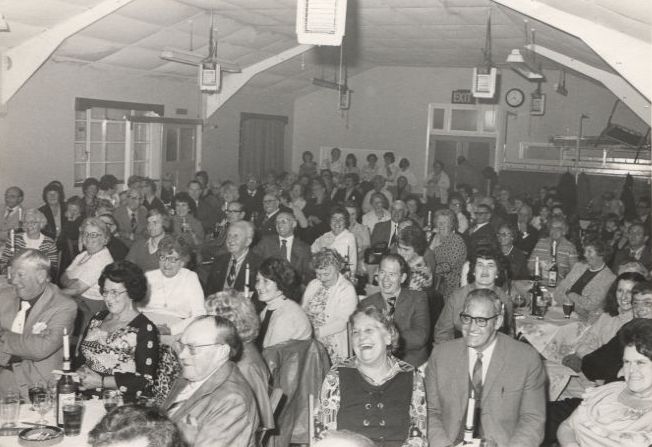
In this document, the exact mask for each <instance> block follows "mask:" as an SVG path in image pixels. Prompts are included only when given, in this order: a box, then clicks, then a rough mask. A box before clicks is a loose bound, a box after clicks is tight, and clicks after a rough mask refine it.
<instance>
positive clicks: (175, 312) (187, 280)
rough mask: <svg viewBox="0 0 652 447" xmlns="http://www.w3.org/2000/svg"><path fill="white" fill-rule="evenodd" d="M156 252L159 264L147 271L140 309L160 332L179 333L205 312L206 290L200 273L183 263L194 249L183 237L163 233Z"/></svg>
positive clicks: (164, 333)
mask: <svg viewBox="0 0 652 447" xmlns="http://www.w3.org/2000/svg"><path fill="white" fill-rule="evenodd" d="M157 253H158V266H159V268H158V269H157V270H151V271H149V272H147V273H146V274H145V276H146V277H147V283H148V284H149V294H148V300H147V301H146V303H144V305H143V306H141V307H140V310H141V311H142V312H143V313H144V314H145V315H146V316H147V317H148V318H149V319H151V320H152V321H153V322H154V323H155V324H156V326H157V327H158V330H159V332H160V333H161V335H173V336H176V335H178V334H180V333H181V332H183V330H184V329H185V328H186V326H187V325H188V323H190V321H191V320H192V319H193V318H195V317H197V316H199V315H204V314H206V310H205V309H204V292H203V290H202V287H201V284H200V283H199V278H198V277H197V274H196V273H195V272H193V271H191V270H188V269H187V268H185V267H184V266H185V265H186V263H187V262H188V260H189V259H190V255H191V253H192V249H191V247H190V246H189V245H188V242H187V241H186V240H185V239H184V238H182V237H175V236H172V235H168V236H165V237H163V239H161V241H160V242H159V243H158V251H157Z"/></svg>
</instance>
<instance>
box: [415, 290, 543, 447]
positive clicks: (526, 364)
mask: <svg viewBox="0 0 652 447" xmlns="http://www.w3.org/2000/svg"><path fill="white" fill-rule="evenodd" d="M504 316H505V311H504V306H503V303H502V301H501V300H500V298H499V297H498V296H497V295H496V293H495V292H494V291H492V290H489V289H476V290H474V291H472V292H471V293H469V295H468V296H467V298H466V300H465V302H464V308H463V310H462V312H461V313H460V320H461V321H462V338H461V339H456V340H451V341H448V342H445V343H442V344H439V345H435V347H434V350H433V352H432V355H431V356H430V360H429V361H428V367H427V369H426V394H427V395H428V438H429V441H430V446H431V447H447V446H453V445H458V444H460V443H461V441H462V436H463V433H464V428H465V427H464V426H465V422H466V421H467V419H468V418H467V411H468V405H469V402H470V400H469V398H470V397H471V395H473V397H474V399H475V404H474V410H475V411H472V414H473V415H474V418H473V420H474V423H473V425H474V428H475V435H474V437H475V438H482V439H485V440H487V441H493V443H494V444H490V445H495V446H507V445H518V446H523V447H527V446H531V447H538V446H539V444H540V443H541V441H542V440H543V430H544V423H545V419H546V396H545V381H546V375H545V372H544V368H543V364H542V362H541V359H540V357H539V354H538V353H537V352H536V351H535V350H534V349H533V348H532V347H530V346H529V345H526V344H525V343H521V342H518V341H515V340H513V339H512V338H510V337H508V336H507V335H504V334H501V333H498V329H499V328H500V327H501V326H502V324H503V319H504Z"/></svg>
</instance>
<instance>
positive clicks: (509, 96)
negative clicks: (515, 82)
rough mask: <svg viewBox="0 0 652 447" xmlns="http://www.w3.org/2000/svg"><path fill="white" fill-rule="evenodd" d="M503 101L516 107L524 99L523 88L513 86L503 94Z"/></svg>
mask: <svg viewBox="0 0 652 447" xmlns="http://www.w3.org/2000/svg"><path fill="white" fill-rule="evenodd" d="M505 101H506V102H507V105H509V106H511V107H518V106H520V105H521V104H523V102H524V101H525V94H524V93H523V90H521V89H518V88H513V89H511V90H509V91H508V92H507V93H506V94H505Z"/></svg>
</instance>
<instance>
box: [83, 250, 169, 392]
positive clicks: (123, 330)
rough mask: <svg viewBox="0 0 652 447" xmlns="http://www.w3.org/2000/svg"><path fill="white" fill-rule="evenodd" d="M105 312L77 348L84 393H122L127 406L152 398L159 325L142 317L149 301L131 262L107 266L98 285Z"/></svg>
mask: <svg viewBox="0 0 652 447" xmlns="http://www.w3.org/2000/svg"><path fill="white" fill-rule="evenodd" d="M98 284H99V288H100V293H101V295H102V297H103V298H104V302H105V304H106V308H107V310H102V311H101V312H98V313H97V314H95V315H94V316H93V318H91V321H90V323H89V324H88V326H87V327H86V330H85V331H84V334H83V336H82V338H81V342H80V343H79V348H78V354H77V358H78V363H79V364H81V365H82V366H81V367H80V368H78V369H77V374H79V379H80V382H81V388H82V389H85V390H90V391H93V390H95V389H97V388H103V389H118V390H120V392H121V393H122V394H123V396H124V399H125V401H126V402H129V401H134V400H135V399H136V397H138V396H140V395H142V394H144V395H150V393H151V387H152V385H153V383H154V378H155V376H156V368H157V367H158V352H159V351H158V348H159V335H158V331H157V330H156V326H155V325H154V323H152V322H151V321H150V320H149V319H148V318H147V317H146V316H145V315H143V314H141V313H140V312H138V310H137V309H136V303H138V302H141V301H143V300H144V299H145V297H146V296H147V279H146V278H145V274H144V273H143V271H142V269H141V268H140V267H138V266H137V265H136V264H133V263H131V262H129V261H118V262H114V263H112V264H109V265H107V266H106V267H105V268H104V270H103V271H102V274H101V275H100V279H99V280H98Z"/></svg>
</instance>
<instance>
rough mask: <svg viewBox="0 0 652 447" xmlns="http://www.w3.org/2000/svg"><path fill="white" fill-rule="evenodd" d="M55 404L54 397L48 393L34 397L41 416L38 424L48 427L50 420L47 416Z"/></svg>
mask: <svg viewBox="0 0 652 447" xmlns="http://www.w3.org/2000/svg"><path fill="white" fill-rule="evenodd" d="M53 404H54V401H53V400H52V396H51V395H50V393H49V392H47V391H46V392H43V393H40V394H37V395H36V396H34V405H35V406H36V410H37V411H38V412H39V414H40V415H41V419H40V420H38V421H36V422H37V423H38V424H42V425H48V420H47V419H46V418H45V415H46V414H47V412H48V411H50V410H51V409H52V406H53Z"/></svg>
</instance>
